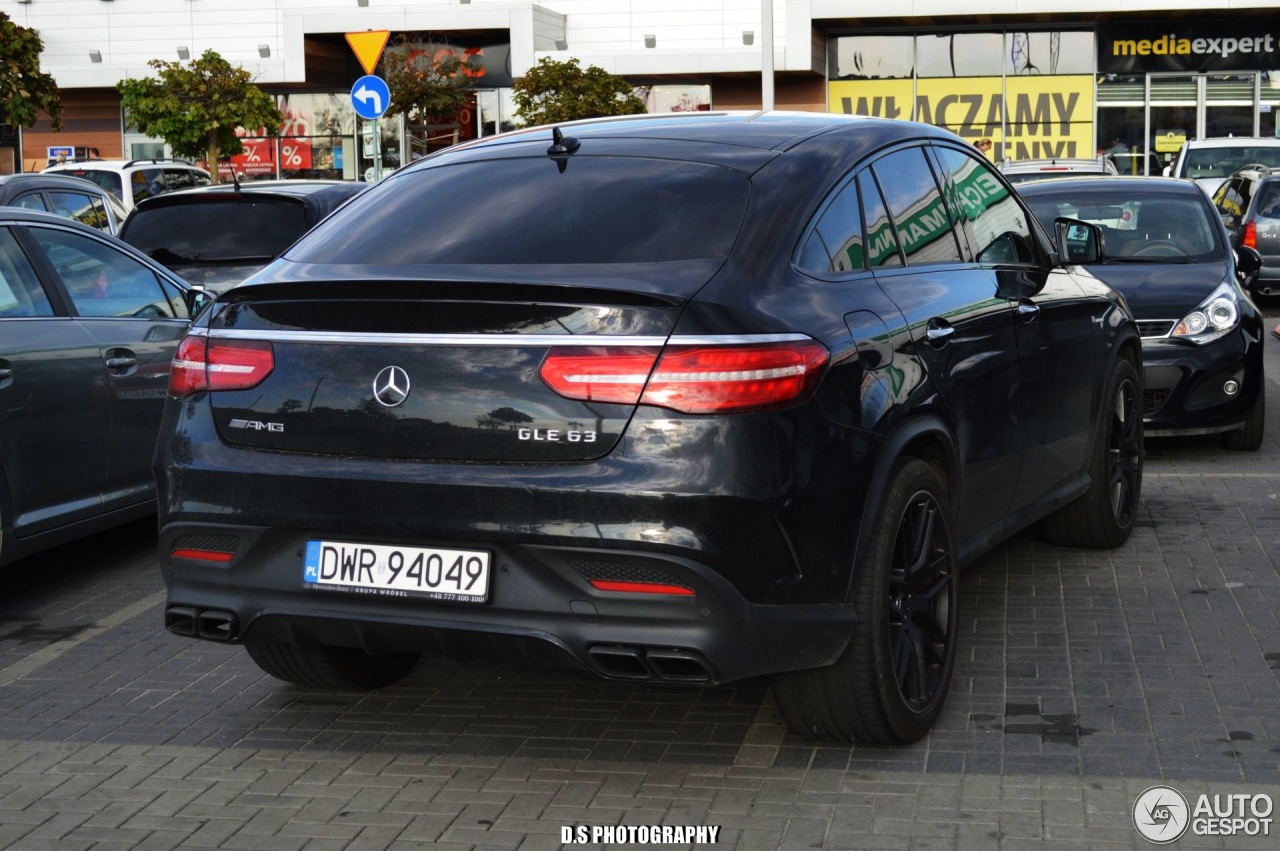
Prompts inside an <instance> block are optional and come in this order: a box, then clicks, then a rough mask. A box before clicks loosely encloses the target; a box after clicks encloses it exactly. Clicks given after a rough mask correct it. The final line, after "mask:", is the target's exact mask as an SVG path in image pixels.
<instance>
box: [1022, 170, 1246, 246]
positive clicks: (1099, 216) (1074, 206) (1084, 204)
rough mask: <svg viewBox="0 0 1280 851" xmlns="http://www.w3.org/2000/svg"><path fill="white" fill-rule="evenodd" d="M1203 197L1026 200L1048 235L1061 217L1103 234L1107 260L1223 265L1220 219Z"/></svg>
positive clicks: (1063, 195)
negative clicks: (1216, 262)
mask: <svg viewBox="0 0 1280 851" xmlns="http://www.w3.org/2000/svg"><path fill="white" fill-rule="evenodd" d="M1202 198H1203V195H1170V194H1165V193H1154V192H1141V191H1135V190H1132V189H1128V190H1123V191H1121V190H1116V191H1106V190H1103V191H1099V189H1098V188H1094V189H1092V190H1090V191H1089V192H1088V193H1085V194H1081V193H1079V192H1069V191H1066V190H1061V191H1055V192H1052V193H1043V194H1040V193H1037V194H1035V195H1034V196H1032V197H1031V198H1028V199H1027V203H1028V204H1029V205H1030V207H1031V211H1032V212H1033V213H1035V215H1036V218H1037V219H1039V220H1040V224H1041V225H1043V226H1044V227H1045V228H1046V229H1051V228H1052V227H1053V221H1054V219H1056V218H1057V217H1059V216H1066V217H1067V218H1072V219H1080V220H1081V221H1086V222H1092V223H1093V224H1096V225H1098V226H1099V227H1101V228H1102V232H1103V236H1104V238H1105V240H1106V249H1107V254H1108V256H1114V257H1117V258H1121V257H1145V258H1151V259H1159V258H1162V257H1167V258H1171V259H1177V260H1180V261H1183V262H1186V261H1188V260H1190V261H1202V262H1203V261H1212V260H1220V259H1221V258H1222V255H1223V250H1222V248H1221V247H1220V246H1219V243H1218V239H1217V223H1216V222H1215V221H1214V220H1213V216H1215V215H1216V213H1215V212H1214V210H1213V208H1212V207H1210V206H1209V205H1208V203H1206V202H1205V201H1203V200H1202Z"/></svg>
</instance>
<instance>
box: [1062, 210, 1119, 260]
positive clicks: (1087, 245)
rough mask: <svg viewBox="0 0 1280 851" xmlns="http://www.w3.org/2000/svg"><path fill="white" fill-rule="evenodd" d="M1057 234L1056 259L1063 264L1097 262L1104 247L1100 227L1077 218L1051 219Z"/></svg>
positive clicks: (1101, 256)
mask: <svg viewBox="0 0 1280 851" xmlns="http://www.w3.org/2000/svg"><path fill="white" fill-rule="evenodd" d="M1053 230H1054V233H1055V235H1056V236H1057V246H1058V261H1059V262H1060V263H1062V265H1064V266H1068V265H1071V264H1074V263H1097V262H1098V261H1099V260H1101V259H1102V258H1103V252H1104V251H1105V249H1106V246H1105V245H1104V237H1103V235H1102V228H1100V227H1098V226H1097V225H1094V224H1090V223H1089V222H1082V221H1080V220H1079V219H1067V218H1057V219H1054V220H1053Z"/></svg>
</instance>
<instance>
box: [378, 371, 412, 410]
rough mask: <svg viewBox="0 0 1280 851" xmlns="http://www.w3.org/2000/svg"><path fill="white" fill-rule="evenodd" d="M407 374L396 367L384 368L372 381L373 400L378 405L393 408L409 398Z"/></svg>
mask: <svg viewBox="0 0 1280 851" xmlns="http://www.w3.org/2000/svg"><path fill="white" fill-rule="evenodd" d="M409 387H410V385H409V373H407V372H405V371H404V370H403V369H401V368H400V367H398V366H386V367H383V368H382V371H381V372H379V373H378V376H377V377H376V378H374V379H373V398H375V399H377V400H378V404H380V405H382V406H384V407H387V408H395V407H397V406H399V405H403V404H404V400H405V399H408V398H409Z"/></svg>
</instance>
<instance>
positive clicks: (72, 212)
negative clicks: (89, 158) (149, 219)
mask: <svg viewBox="0 0 1280 851" xmlns="http://www.w3.org/2000/svg"><path fill="white" fill-rule="evenodd" d="M0 206H4V207H22V208H23V209H27V210H42V211H44V212H46V213H53V214H55V215H58V216H61V217H62V218H64V219H71V220H72V221H77V222H80V223H81V224H84V225H88V226H89V227H91V228H95V229H96V230H100V231H103V232H104V233H111V234H114V233H118V232H119V231H120V226H121V225H122V224H123V223H124V220H125V216H127V215H128V213H127V212H126V211H125V209H124V206H123V205H122V204H121V203H120V199H118V198H116V197H115V196H114V195H112V194H111V193H110V192H108V191H107V190H105V189H103V188H102V187H100V186H98V185H97V184H96V183H90V182H89V181H87V180H84V179H82V178H79V177H70V176H68V175H64V174H6V175H0Z"/></svg>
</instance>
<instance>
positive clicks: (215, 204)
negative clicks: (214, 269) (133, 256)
mask: <svg viewBox="0 0 1280 851" xmlns="http://www.w3.org/2000/svg"><path fill="white" fill-rule="evenodd" d="M305 219H306V210H305V209H304V208H303V206H302V205H301V204H298V203H292V202H262V201H247V202H243V201H242V202H240V203H236V202H233V201H227V202H222V201H209V202H201V203H199V204H183V205H180V206H172V207H171V206H160V207H155V208H152V209H150V210H134V212H133V215H132V216H131V217H130V218H129V221H128V224H127V225H126V226H125V229H124V232H123V233H122V234H121V238H122V239H124V241H125V242H127V243H129V244H130V245H132V246H134V247H135V248H138V249H140V250H141V251H143V252H145V253H146V254H148V255H150V256H151V257H153V258H154V259H156V260H158V261H160V262H161V263H164V264H166V265H170V264H175V263H230V262H237V261H248V260H270V259H272V258H274V257H278V256H279V255H280V253H281V252H282V251H284V250H285V249H286V248H288V247H289V246H290V245H292V244H293V242H294V241H295V240H296V239H297V238H298V237H299V236H301V235H302V232H303V229H304V227H305Z"/></svg>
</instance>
